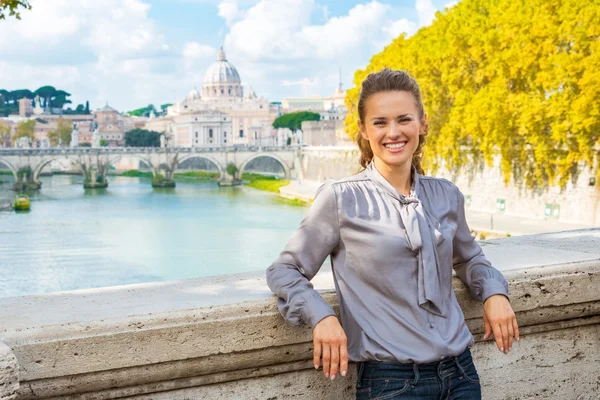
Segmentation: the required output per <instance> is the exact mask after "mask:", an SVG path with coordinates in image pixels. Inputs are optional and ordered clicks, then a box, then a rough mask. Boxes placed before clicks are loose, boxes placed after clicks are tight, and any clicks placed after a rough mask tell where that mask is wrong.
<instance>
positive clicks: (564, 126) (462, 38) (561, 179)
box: [345, 0, 600, 189]
mask: <svg viewBox="0 0 600 400" xmlns="http://www.w3.org/2000/svg"><path fill="white" fill-rule="evenodd" d="M436 17H437V18H436V21H435V22H434V23H433V24H432V25H431V26H429V27H426V28H423V29H421V30H419V32H417V33H416V34H415V35H414V36H412V37H408V38H407V37H406V36H405V35H401V36H400V37H398V38H397V39H395V40H394V41H393V42H392V43H391V44H390V45H388V46H387V47H386V48H385V49H384V50H383V51H382V52H381V53H379V54H376V55H375V56H373V58H372V59H371V62H370V64H369V65H368V66H367V68H366V69H364V70H358V71H356V73H355V76H354V85H355V86H354V88H352V89H350V90H349V91H348V94H347V97H346V105H347V106H348V109H349V110H351V111H352V112H351V113H350V114H349V115H348V117H347V119H346V121H345V126H346V131H347V132H348V133H349V135H350V136H351V138H353V139H354V138H355V137H356V135H357V133H358V125H357V122H358V114H357V112H356V104H357V102H358V95H359V92H360V84H361V82H362V81H363V79H364V78H365V77H366V76H367V75H368V74H369V73H371V72H375V71H379V70H381V69H383V68H385V67H389V68H393V69H404V70H407V71H408V72H409V73H410V74H411V75H413V76H414V77H415V78H416V79H417V81H418V82H419V84H420V86H421V90H422V92H423V101H424V103H425V109H426V112H427V113H428V121H429V127H430V130H429V132H430V134H429V136H428V142H427V145H426V147H425V160H424V167H425V168H426V169H427V170H428V171H429V172H430V173H432V172H435V170H436V169H438V168H439V167H440V166H442V165H444V166H446V167H447V168H449V169H451V170H454V171H460V170H461V169H463V168H467V169H469V170H471V171H473V170H475V169H477V168H480V167H482V166H483V163H484V162H485V163H486V164H488V165H491V164H492V161H493V158H494V157H495V156H499V157H500V160H501V168H502V172H503V177H504V181H505V183H508V182H509V181H510V179H511V178H512V179H513V180H514V181H515V182H517V183H524V184H525V185H526V186H527V187H528V188H530V189H544V188H547V187H548V186H549V185H551V184H554V183H557V182H558V183H559V184H560V185H561V186H562V187H564V186H565V185H566V183H567V182H568V180H569V179H570V178H576V176H577V173H578V172H579V171H580V170H581V167H583V166H590V167H592V168H595V170H596V174H597V177H598V178H600V168H598V162H599V158H600V139H599V134H600V84H599V83H600V0H590V1H579V0H528V1H527V2H523V1H521V0H463V1H461V2H460V3H458V4H457V5H456V6H454V7H453V8H451V9H449V10H446V12H444V13H439V12H438V13H437V15H436Z"/></svg>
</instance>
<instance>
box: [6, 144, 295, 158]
mask: <svg viewBox="0 0 600 400" xmlns="http://www.w3.org/2000/svg"><path fill="white" fill-rule="evenodd" d="M303 147H304V146H303V145H290V146H211V147H166V148H165V147H96V148H92V147H53V148H46V149H36V148H29V149H26V148H14V147H13V148H0V156H24V155H29V156H40V155H96V154H98V155H102V154H107V155H108V154H139V153H144V154H148V153H163V154H164V153H222V152H255V153H262V152H276V151H297V150H299V149H301V148H303Z"/></svg>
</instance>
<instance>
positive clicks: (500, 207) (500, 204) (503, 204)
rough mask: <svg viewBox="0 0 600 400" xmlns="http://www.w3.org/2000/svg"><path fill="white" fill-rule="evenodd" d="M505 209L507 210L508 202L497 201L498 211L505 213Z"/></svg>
mask: <svg viewBox="0 0 600 400" xmlns="http://www.w3.org/2000/svg"><path fill="white" fill-rule="evenodd" d="M505 209H506V202H505V201H504V199H497V200H496V210H498V211H500V212H504V210H505Z"/></svg>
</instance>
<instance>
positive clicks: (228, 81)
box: [202, 47, 244, 102]
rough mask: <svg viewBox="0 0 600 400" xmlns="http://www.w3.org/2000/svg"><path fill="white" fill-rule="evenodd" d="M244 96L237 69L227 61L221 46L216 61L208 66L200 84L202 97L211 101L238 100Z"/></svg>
mask: <svg viewBox="0 0 600 400" xmlns="http://www.w3.org/2000/svg"><path fill="white" fill-rule="evenodd" d="M243 96H244V89H243V88H242V81H241V79H240V74H238V72H237V69H235V67H234V66H233V65H231V64H230V63H229V61H227V57H226V56H225V52H224V51H223V48H222V47H221V49H220V50H219V53H218V54H217V61H216V62H215V63H214V64H213V65H211V66H210V67H208V70H207V71H206V74H205V75H204V84H203V85H202V98H203V99H204V100H208V101H212V100H217V101H227V102H231V101H239V100H240V99H241V98H242V97H243Z"/></svg>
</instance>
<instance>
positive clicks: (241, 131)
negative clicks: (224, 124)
mask: <svg viewBox="0 0 600 400" xmlns="http://www.w3.org/2000/svg"><path fill="white" fill-rule="evenodd" d="M240 137H244V130H243V129H240Z"/></svg>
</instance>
